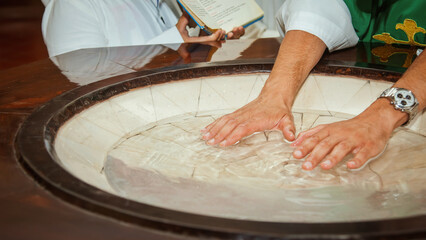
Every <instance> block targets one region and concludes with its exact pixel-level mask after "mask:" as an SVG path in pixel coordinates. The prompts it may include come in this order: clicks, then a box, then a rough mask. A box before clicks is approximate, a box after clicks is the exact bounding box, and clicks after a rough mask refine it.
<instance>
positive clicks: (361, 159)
mask: <svg viewBox="0 0 426 240" xmlns="http://www.w3.org/2000/svg"><path fill="white" fill-rule="evenodd" d="M386 147H387V144H386V145H385V147H384V148H383V149H382V151H381V152H379V153H378V154H377V149H374V150H373V149H371V150H369V148H367V147H364V148H360V149H359V150H358V152H357V153H356V154H355V157H354V158H352V159H351V160H350V161H349V162H348V163H347V164H346V166H347V167H348V168H349V170H351V171H359V170H361V169H363V168H364V167H365V166H367V165H368V163H370V162H371V161H373V160H375V159H377V158H379V157H380V156H381V155H382V154H383V153H384V152H385V150H386Z"/></svg>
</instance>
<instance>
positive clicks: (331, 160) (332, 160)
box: [327, 155, 339, 163]
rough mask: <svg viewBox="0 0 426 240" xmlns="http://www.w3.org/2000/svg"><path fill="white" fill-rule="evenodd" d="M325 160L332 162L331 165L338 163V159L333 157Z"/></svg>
mask: <svg viewBox="0 0 426 240" xmlns="http://www.w3.org/2000/svg"><path fill="white" fill-rule="evenodd" d="M327 160H330V162H332V163H337V162H338V161H339V159H338V158H337V157H336V156H334V155H330V156H328V157H327Z"/></svg>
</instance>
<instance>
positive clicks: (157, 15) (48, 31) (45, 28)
mask: <svg viewBox="0 0 426 240" xmlns="http://www.w3.org/2000/svg"><path fill="white" fill-rule="evenodd" d="M42 1H43V3H44V4H45V6H46V8H45V12H44V15H43V21H42V33H43V38H44V41H45V44H46V46H47V49H48V52H49V56H56V55H59V54H63V53H66V52H70V51H74V50H78V49H83V48H99V47H116V46H132V45H143V44H175V43H183V42H207V41H221V40H222V39H224V37H225V32H224V31H223V30H218V31H216V32H214V33H213V34H211V35H207V36H191V35H190V34H189V33H188V31H187V28H186V27H187V25H188V23H189V16H188V15H187V14H183V15H181V16H180V18H179V17H178V15H177V13H176V11H173V4H175V3H173V1H172V0H114V1H104V0H42ZM232 30H233V32H231V33H228V38H239V37H240V36H241V35H243V34H244V28H242V27H236V28H234V29H232Z"/></svg>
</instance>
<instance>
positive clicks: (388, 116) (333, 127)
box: [293, 53, 426, 170]
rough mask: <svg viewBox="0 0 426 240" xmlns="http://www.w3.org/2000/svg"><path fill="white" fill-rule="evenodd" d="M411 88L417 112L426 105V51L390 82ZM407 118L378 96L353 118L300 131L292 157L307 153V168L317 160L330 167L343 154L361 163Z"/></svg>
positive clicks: (355, 164)
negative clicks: (396, 80) (395, 80)
mask: <svg viewBox="0 0 426 240" xmlns="http://www.w3.org/2000/svg"><path fill="white" fill-rule="evenodd" d="M394 87H400V88H405V89H408V90H411V91H412V92H413V93H414V95H415V96H416V98H417V100H418V101H419V112H421V111H422V110H423V109H424V108H425V106H426V54H425V53H422V54H421V55H420V56H419V57H418V58H417V59H416V60H415V61H414V63H413V64H412V65H411V67H410V68H409V69H408V70H407V71H406V73H405V74H404V75H403V76H402V77H401V79H400V80H399V81H398V82H397V83H396V84H395V85H394ZM407 119H408V114H407V113H403V112H401V111H399V110H395V109H394V107H393V105H391V104H390V102H389V100H388V99H384V98H380V99H378V100H376V101H375V102H374V103H373V104H371V105H370V106H369V107H368V108H367V109H366V110H365V111H364V112H362V113H361V114H360V115H358V116H356V117H355V118H353V119H350V120H347V121H342V122H338V123H333V124H328V125H321V126H318V127H316V128H313V129H311V130H308V131H306V132H304V133H301V134H300V135H299V137H298V138H297V140H296V141H295V142H294V143H293V145H294V146H296V147H297V148H296V149H295V151H294V153H293V155H294V156H295V157H296V158H304V157H306V156H307V158H306V160H305V162H304V164H303V168H304V169H306V170H311V169H313V168H315V167H316V166H317V165H318V164H320V162H322V163H321V167H322V168H324V169H330V168H332V167H334V166H335V165H336V164H337V163H338V162H340V161H341V160H342V159H343V157H344V156H346V155H347V154H349V153H351V152H352V153H353V154H354V155H355V156H354V158H353V159H351V160H350V161H349V162H348V163H347V166H348V168H350V169H356V168H359V167H361V166H362V165H364V163H365V162H367V161H368V159H370V158H373V157H374V156H376V155H377V154H379V153H380V152H382V150H383V149H384V147H385V146H386V143H387V141H388V140H389V138H390V136H391V134H392V132H393V131H394V130H395V129H396V128H397V127H399V126H401V125H402V124H403V123H404V122H406V121H407Z"/></svg>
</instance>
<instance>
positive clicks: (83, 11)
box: [42, 0, 107, 56]
mask: <svg viewBox="0 0 426 240" xmlns="http://www.w3.org/2000/svg"><path fill="white" fill-rule="evenodd" d="M99 26H100V21H99V19H97V15H96V14H95V11H94V9H93V6H92V5H91V4H90V3H89V1H75V0H61V1H50V2H49V3H48V4H47V6H46V9H45V11H44V14H43V21H42V33H43V38H44V42H45V44H46V46H47V49H48V52H49V56H56V55H59V54H62V53H66V52H70V51H74V50H77V49H82V48H95V47H99V46H105V45H107V39H106V38H105V35H104V33H103V32H102V30H101V28H100V27H99Z"/></svg>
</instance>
